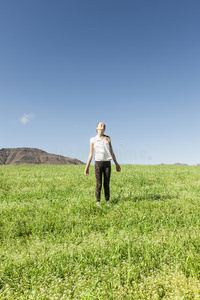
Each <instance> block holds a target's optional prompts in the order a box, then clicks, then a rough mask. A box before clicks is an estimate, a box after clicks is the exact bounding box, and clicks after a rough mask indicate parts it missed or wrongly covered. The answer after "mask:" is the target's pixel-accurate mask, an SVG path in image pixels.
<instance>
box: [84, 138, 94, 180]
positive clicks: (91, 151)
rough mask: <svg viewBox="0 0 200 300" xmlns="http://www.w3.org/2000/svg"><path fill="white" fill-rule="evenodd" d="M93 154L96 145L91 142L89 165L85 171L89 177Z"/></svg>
mask: <svg viewBox="0 0 200 300" xmlns="http://www.w3.org/2000/svg"><path fill="white" fill-rule="evenodd" d="M93 153H94V144H93V143H92V142H90V153H89V156H88V161H87V165H86V167H85V171H84V174H85V175H89V167H90V163H91V161H92V157H93Z"/></svg>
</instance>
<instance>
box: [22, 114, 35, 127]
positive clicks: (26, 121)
mask: <svg viewBox="0 0 200 300" xmlns="http://www.w3.org/2000/svg"><path fill="white" fill-rule="evenodd" d="M33 117H34V115H33V114H24V115H23V117H21V119H20V122H21V123H22V124H24V125H25V124H26V123H28V122H29V121H30V119H32V118H33Z"/></svg>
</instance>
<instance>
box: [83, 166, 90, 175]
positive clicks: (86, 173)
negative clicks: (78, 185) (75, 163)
mask: <svg viewBox="0 0 200 300" xmlns="http://www.w3.org/2000/svg"><path fill="white" fill-rule="evenodd" d="M84 174H85V175H89V168H87V167H86V168H85V171H84Z"/></svg>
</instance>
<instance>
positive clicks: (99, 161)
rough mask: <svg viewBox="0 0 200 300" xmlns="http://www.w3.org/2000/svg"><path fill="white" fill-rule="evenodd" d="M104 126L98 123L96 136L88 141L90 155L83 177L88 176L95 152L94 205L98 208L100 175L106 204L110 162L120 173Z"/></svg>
mask: <svg viewBox="0 0 200 300" xmlns="http://www.w3.org/2000/svg"><path fill="white" fill-rule="evenodd" d="M105 129H106V125H105V124H104V123H98V124H97V127H96V131H97V135H96V136H95V137H93V138H91V139H90V153H89V156H88V161H87V165H86V168H85V172H84V174H85V175H89V167H90V163H91V161H92V157H93V153H94V150H95V176H96V191H95V196H96V201H97V202H96V204H97V205H98V206H99V204H100V198H101V188H102V175H104V193H105V199H106V202H107V203H108V201H109V199H110V174H111V160H112V159H113V161H114V163H115V165H116V171H117V172H120V171H121V168H120V165H119V164H118V162H117V160H116V157H115V154H114V152H113V149H112V145H111V141H110V138H109V137H108V136H107V135H104V132H105Z"/></svg>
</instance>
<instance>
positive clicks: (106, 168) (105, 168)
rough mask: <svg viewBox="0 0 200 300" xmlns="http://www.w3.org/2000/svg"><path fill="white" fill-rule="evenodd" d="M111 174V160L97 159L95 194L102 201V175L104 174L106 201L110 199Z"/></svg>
mask: <svg viewBox="0 0 200 300" xmlns="http://www.w3.org/2000/svg"><path fill="white" fill-rule="evenodd" d="M110 174H111V162H110V161H95V176H96V191H95V196H96V199H97V201H100V198H101V188H102V175H103V176H104V193H105V199H106V201H108V200H109V199H110Z"/></svg>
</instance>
